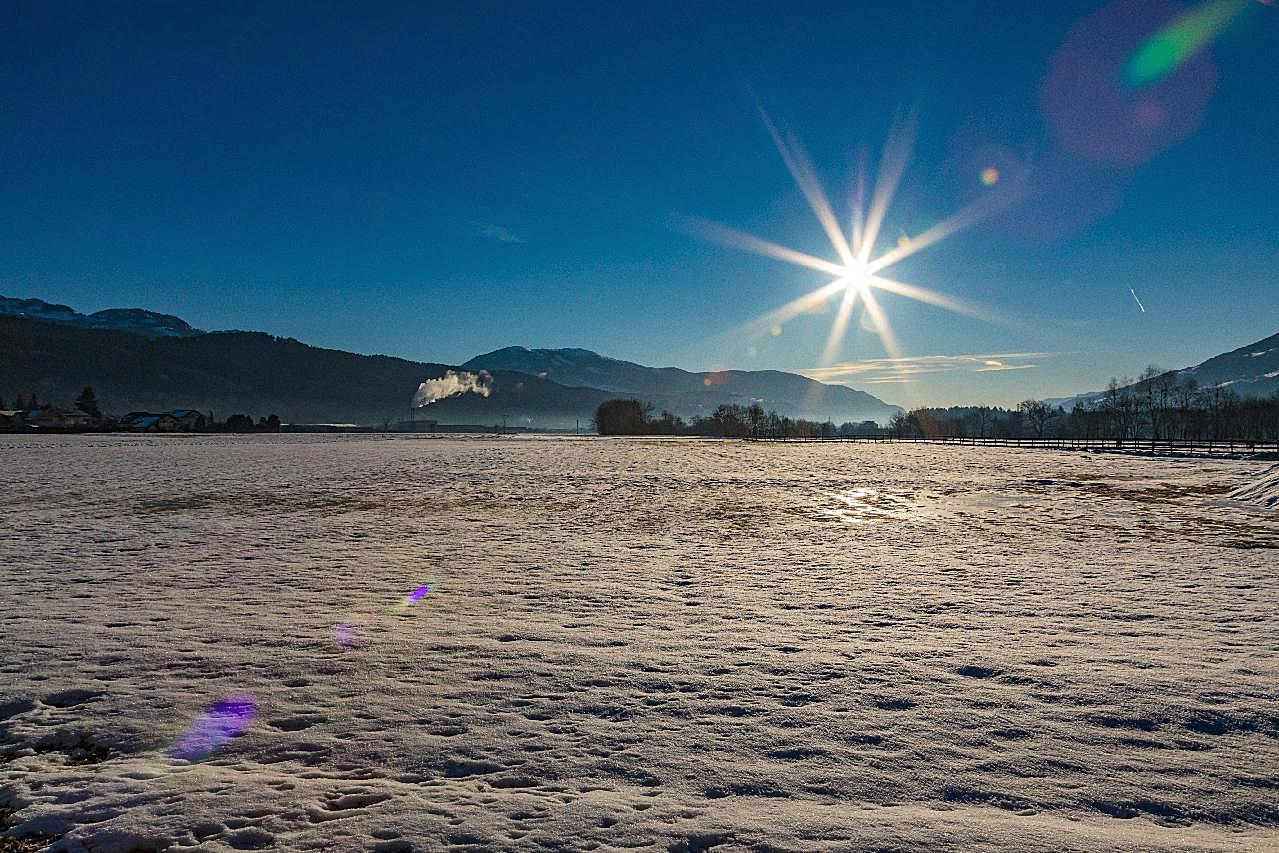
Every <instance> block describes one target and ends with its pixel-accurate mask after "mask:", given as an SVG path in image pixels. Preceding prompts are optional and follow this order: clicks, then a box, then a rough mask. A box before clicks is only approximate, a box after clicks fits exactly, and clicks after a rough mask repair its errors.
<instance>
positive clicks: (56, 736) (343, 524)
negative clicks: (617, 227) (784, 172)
mask: <svg viewBox="0 0 1279 853" xmlns="http://www.w3.org/2000/svg"><path fill="white" fill-rule="evenodd" d="M0 461H3V465H4V470H5V472H6V474H7V482H8V484H9V487H8V488H7V489H6V490H5V491H4V495H3V498H0V506H2V507H3V510H2V511H0V524H2V525H3V529H4V530H5V535H4V536H3V537H2V538H0V566H2V568H0V571H2V572H3V573H4V582H3V585H2V587H0V589H2V595H3V608H2V609H0V649H3V655H2V656H0V824H5V825H8V826H10V827H11V829H10V830H9V831H10V833H11V835H13V836H15V837H17V838H21V839H23V840H22V841H20V842H18V841H14V840H13V839H9V840H8V841H5V840H2V839H0V849H39V848H41V847H44V846H49V847H50V849H52V850H56V851H97V852H98V853H106V852H107V851H132V850H171V851H194V850H201V851H225V850H252V849H281V850H370V851H404V850H441V849H450V848H455V849H473V850H555V849H564V850H593V849H600V850H617V849H644V850H659V851H677V853H678V851H685V853H687V851H704V850H714V851H716V853H727V851H743V850H760V851H762V850H805V851H807V850H864V849H868V848H869V849H883V850H909V849H928V850H947V849H949V850H994V849H1008V850H1045V851H1046V850H1155V849H1159V850H1275V849H1277V847H1279V666H1277V665H1276V658H1275V650H1276V648H1277V647H1279V621H1277V620H1276V618H1275V613H1276V612H1279V587H1277V585H1276V583H1275V579H1276V578H1275V575H1276V566H1277V565H1279V561H1277V560H1276V554H1277V553H1279V551H1276V548H1279V518H1277V517H1275V516H1273V515H1271V514H1269V513H1256V512H1247V511H1243V510H1239V509H1233V508H1232V507H1230V506H1228V505H1222V504H1221V503H1220V502H1219V499H1220V498H1222V497H1223V496H1224V495H1226V494H1227V493H1229V492H1231V490H1233V489H1235V488H1237V487H1239V486H1241V485H1243V484H1247V483H1252V482H1254V481H1255V480H1256V478H1257V477H1258V476H1259V475H1261V474H1262V472H1263V471H1264V470H1265V468H1266V465H1265V464H1264V463H1258V462H1255V461H1247V460H1204V459H1193V460H1178V459H1169V458H1158V457H1135V456H1122V455H1114V454H1087V453H1071V452H1054V451H1034V450H1017V449H1002V448H973V447H940V446H931V445H892V444H885V445H868V444H838V443H830V444H822V443H804V444H759V443H745V442H719V441H701V440H698V441H694V440H678V439H677V440H655V439H617V440H610V439H572V438H528V437H524V438H514V439H512V438H509V437H508V438H496V437H493V438H461V437H446V438H436V437H424V438H410V437H403V438H396V439H385V440H384V439H379V438H378V437H376V436H289V435H282V436H238V437H237V436H187V437H177V436H154V437H153V436H127V437H116V436H68V437H45V438H31V437H10V438H0ZM1271 473H1273V469H1272V471H1271ZM428 583H429V585H430V594H429V595H426V596H424V597H421V598H419V599H417V600H409V599H407V598H406V596H409V593H411V592H412V591H413V590H415V589H419V588H421V587H422V586H423V585H425V584H428ZM342 638H345V639H346V640H347V642H342V641H341V639H342ZM219 703H222V704H219ZM250 703H251V704H250ZM250 711H251V712H252V713H250ZM209 719H214V720H215V721H216V722H215V723H214V724H209V723H201V721H202V720H209ZM201 725H204V726H205V727H206V728H209V727H210V726H212V728H213V729H214V730H216V734H217V737H216V738H215V739H214V740H216V745H217V748H216V749H215V750H214V751H213V752H212V753H211V754H209V755H208V756H207V757H203V758H202V759H195V760H183V759H182V758H180V757H175V753H178V752H181V750H180V749H176V748H175V744H179V743H180V742H181V739H182V738H183V736H184V732H190V731H192V730H193V726H194V727H196V728H197V729H198V728H199V727H200V726H201ZM6 844H10V845H13V844H17V845H20V846H17V847H12V846H11V847H6V846H5V845H6Z"/></svg>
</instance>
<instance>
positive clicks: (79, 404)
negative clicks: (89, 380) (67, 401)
mask: <svg viewBox="0 0 1279 853" xmlns="http://www.w3.org/2000/svg"><path fill="white" fill-rule="evenodd" d="M75 407H76V408H77V409H79V410H80V411H82V412H84V413H85V414H86V415H88V416H89V417H91V418H100V417H102V410H101V409H99V408H98V397H97V395H96V394H94V393H93V389H92V388H90V387H89V386H87V385H86V386H85V388H84V390H83V391H81V392H80V396H79V397H76V398H75Z"/></svg>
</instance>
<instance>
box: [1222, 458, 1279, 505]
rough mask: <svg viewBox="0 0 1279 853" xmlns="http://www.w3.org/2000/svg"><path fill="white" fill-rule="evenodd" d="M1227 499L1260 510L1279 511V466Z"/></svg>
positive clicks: (1234, 492) (1232, 493) (1229, 495)
mask: <svg viewBox="0 0 1279 853" xmlns="http://www.w3.org/2000/svg"><path fill="white" fill-rule="evenodd" d="M1226 498H1227V499H1228V500H1230V501H1234V502H1236V503H1240V504H1248V505H1250V506H1255V507H1257V508H1259V509H1276V510H1279V465H1275V466H1274V467H1272V468H1271V469H1270V470H1268V471H1266V472H1264V473H1263V474H1262V475H1261V476H1260V477H1258V478H1257V479H1256V480H1254V481H1253V482H1251V483H1246V484H1244V485H1242V486H1240V487H1239V488H1237V489H1235V490H1234V491H1233V492H1231V493H1230V494H1228V495H1226Z"/></svg>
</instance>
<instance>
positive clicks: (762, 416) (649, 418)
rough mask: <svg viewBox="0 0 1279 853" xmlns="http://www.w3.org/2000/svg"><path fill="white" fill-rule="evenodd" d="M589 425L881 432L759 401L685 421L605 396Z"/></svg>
mask: <svg viewBox="0 0 1279 853" xmlns="http://www.w3.org/2000/svg"><path fill="white" fill-rule="evenodd" d="M592 425H593V426H594V427H595V430H596V432H598V433H599V434H600V435H707V436H719V437H721V438H837V437H845V438H847V437H851V436H854V435H879V434H882V433H883V430H882V429H881V428H880V426H879V424H877V423H875V422H874V421H862V422H860V423H853V422H851V421H848V422H845V423H843V424H840V425H838V426H836V425H835V423H834V422H832V421H824V422H819V421H810V420H805V419H804V418H788V417H785V416H783V415H779V414H777V412H773V411H764V407H763V406H761V405H760V404H759V403H751V404H750V405H749V406H742V405H739V404H736V403H724V404H723V405H721V406H718V407H716V409H715V410H714V411H713V412H711V413H710V414H709V415H706V416H699V417H695V418H693V419H692V420H691V421H685V420H684V419H683V418H681V417H679V416H678V415H674V414H671V413H670V412H667V411H663V412H661V413H660V414H654V411H653V406H652V404H651V403H644V402H641V401H639V400H634V399H629V400H627V399H617V400H605V401H604V402H603V403H600V405H599V408H598V409H596V410H595V417H594V418H593V419H592Z"/></svg>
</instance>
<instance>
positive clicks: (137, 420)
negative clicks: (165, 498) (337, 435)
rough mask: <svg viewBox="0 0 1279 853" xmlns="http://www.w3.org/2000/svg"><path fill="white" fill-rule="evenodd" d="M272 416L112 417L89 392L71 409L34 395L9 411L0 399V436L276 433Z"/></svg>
mask: <svg viewBox="0 0 1279 853" xmlns="http://www.w3.org/2000/svg"><path fill="white" fill-rule="evenodd" d="M279 431H280V419H279V417H277V416H276V415H274V414H272V415H268V416H267V417H261V418H258V420H257V421H256V422H255V421H254V420H253V418H251V417H249V416H248V415H244V414H233V415H231V416H230V417H228V418H227V419H226V420H224V421H218V420H215V419H214V417H213V413H212V412H208V413H207V414H206V413H205V412H201V411H199V410H197V409H169V410H167V411H162V412H141V411H139V412H129V413H128V414H125V415H121V416H119V417H114V416H112V415H109V414H107V413H105V412H103V411H102V409H101V408H100V406H99V404H98V398H97V395H96V394H95V393H94V391H93V389H92V388H85V389H84V390H83V391H81V392H80V394H79V396H77V397H76V399H75V404H74V406H71V407H67V406H58V405H51V404H47V403H42V402H40V401H39V399H38V397H37V395H36V394H34V393H33V394H31V395H30V396H29V397H23V396H21V395H19V396H18V397H17V399H15V400H14V404H13V407H12V408H10V407H8V406H6V405H5V400H4V399H3V398H0V433H74V432H164V433H185V432H235V433H247V432H279Z"/></svg>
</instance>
